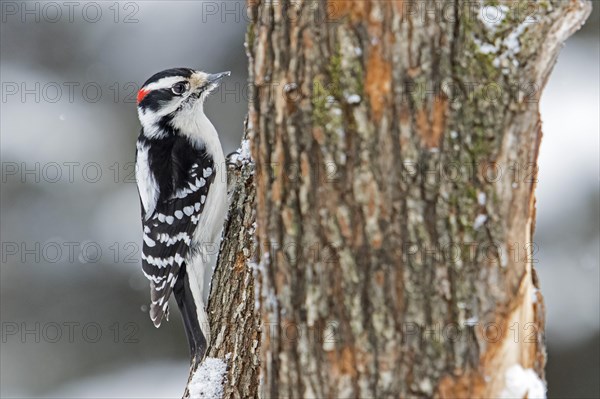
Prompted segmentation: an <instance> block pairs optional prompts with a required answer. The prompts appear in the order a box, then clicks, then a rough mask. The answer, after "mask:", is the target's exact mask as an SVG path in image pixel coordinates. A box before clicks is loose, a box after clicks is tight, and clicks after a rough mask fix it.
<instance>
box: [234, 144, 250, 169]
mask: <svg viewBox="0 0 600 399" xmlns="http://www.w3.org/2000/svg"><path fill="white" fill-rule="evenodd" d="M229 161H230V162H232V163H235V164H238V165H240V164H241V165H246V164H248V163H250V162H252V155H251V153H250V140H242V146H241V147H240V148H238V150H237V151H236V152H234V153H233V154H231V155H230V156H229Z"/></svg>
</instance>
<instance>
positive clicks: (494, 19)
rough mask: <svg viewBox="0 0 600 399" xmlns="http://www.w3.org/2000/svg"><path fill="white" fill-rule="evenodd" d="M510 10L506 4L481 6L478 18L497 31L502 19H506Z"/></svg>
mask: <svg viewBox="0 0 600 399" xmlns="http://www.w3.org/2000/svg"><path fill="white" fill-rule="evenodd" d="M508 10H509V8H508V7H507V6H505V5H499V6H485V7H481V9H480V10H479V15H478V18H479V20H480V21H481V22H483V24H484V25H485V27H486V28H487V29H489V30H491V31H495V30H496V28H497V27H498V26H499V25H500V24H501V23H502V21H504V20H505V19H506V14H507V13H508Z"/></svg>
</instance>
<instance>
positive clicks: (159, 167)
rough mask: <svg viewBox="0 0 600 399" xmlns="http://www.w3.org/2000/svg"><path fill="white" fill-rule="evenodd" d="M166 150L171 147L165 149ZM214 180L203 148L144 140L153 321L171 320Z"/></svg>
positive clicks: (142, 185)
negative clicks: (171, 309)
mask: <svg viewBox="0 0 600 399" xmlns="http://www.w3.org/2000/svg"><path fill="white" fill-rule="evenodd" d="M165 147H166V148H167V149H166V150H165ZM214 177H215V170H214V165H213V160H212V158H211V157H210V156H208V154H207V153H206V152H205V151H204V150H202V149H200V150H196V149H193V148H191V147H190V146H189V145H188V144H187V143H179V140H178V139H175V140H173V145H172V146H165V144H164V143H161V145H160V146H153V145H152V142H149V140H147V139H143V138H140V139H139V140H138V144H137V156H136V178H137V182H138V191H139V194H140V200H141V203H142V225H143V229H144V236H143V237H144V242H143V246H142V270H143V272H144V274H145V275H146V277H147V278H148V279H149V280H150V296H151V300H152V304H151V306H150V318H151V319H152V321H153V322H154V325H155V326H156V327H158V326H160V323H161V321H162V318H163V316H166V317H167V319H168V314H169V313H168V301H169V297H170V295H171V292H172V291H173V287H174V286H175V283H176V281H177V278H178V274H179V271H180V270H181V268H182V265H183V263H184V261H185V260H186V257H187V256H188V254H189V252H190V249H191V246H192V240H193V237H194V231H195V230H196V227H197V225H198V222H199V221H200V217H201V214H202V211H203V209H204V204H205V202H206V196H207V194H208V189H209V187H210V185H211V183H212V182H213V180H214Z"/></svg>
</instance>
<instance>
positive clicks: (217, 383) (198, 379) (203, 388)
mask: <svg viewBox="0 0 600 399" xmlns="http://www.w3.org/2000/svg"><path fill="white" fill-rule="evenodd" d="M226 371H227V364H226V363H225V362H224V361H223V360H222V359H217V358H214V357H207V358H206V359H204V362H203V363H202V364H201V365H200V367H199V368H198V370H196V372H195V373H194V375H193V376H192V381H190V384H189V391H190V398H191V399H197V398H207V399H208V398H210V399H215V398H221V397H222V396H223V379H224V377H225V372H226Z"/></svg>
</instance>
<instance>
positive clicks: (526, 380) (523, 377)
mask: <svg viewBox="0 0 600 399" xmlns="http://www.w3.org/2000/svg"><path fill="white" fill-rule="evenodd" d="M504 378H505V385H504V390H503V391H502V393H501V394H500V397H501V398H527V399H546V385H545V384H544V382H543V381H542V380H541V379H540V377H539V376H538V375H537V373H536V372H535V371H533V369H524V368H523V367H521V365H520V364H515V365H514V366H511V367H510V368H509V369H508V370H506V373H505V374H504Z"/></svg>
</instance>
